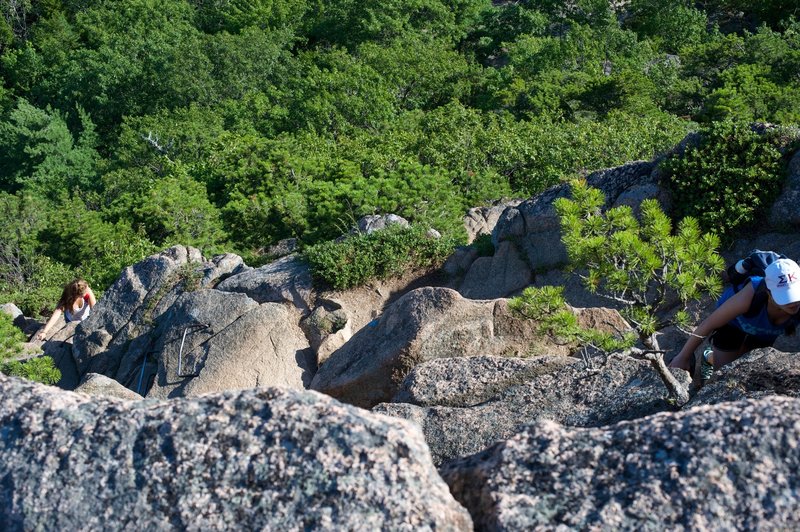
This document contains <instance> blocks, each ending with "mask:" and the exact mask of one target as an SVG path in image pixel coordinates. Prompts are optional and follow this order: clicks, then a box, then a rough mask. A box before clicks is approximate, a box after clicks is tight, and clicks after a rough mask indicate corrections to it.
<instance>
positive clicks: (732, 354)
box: [706, 345, 750, 370]
mask: <svg viewBox="0 0 800 532" xmlns="http://www.w3.org/2000/svg"><path fill="white" fill-rule="evenodd" d="M748 351H750V349H748V348H747V347H746V346H744V345H743V346H741V347H739V349H737V350H736V351H723V350H721V349H718V348H716V347H714V346H712V349H711V353H710V354H709V355H708V356H707V357H706V360H707V361H708V362H709V363H710V364H713V365H714V369H715V370H718V369H719V368H721V367H722V366H724V365H725V364H730V363H731V362H733V361H734V360H736V359H737V358H739V357H741V356H742V355H744V354H745V353H747V352H748Z"/></svg>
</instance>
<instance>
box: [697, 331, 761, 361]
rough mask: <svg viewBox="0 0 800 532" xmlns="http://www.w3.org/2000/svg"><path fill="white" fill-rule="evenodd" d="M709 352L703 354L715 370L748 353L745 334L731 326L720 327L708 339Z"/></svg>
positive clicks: (748, 348)
mask: <svg viewBox="0 0 800 532" xmlns="http://www.w3.org/2000/svg"><path fill="white" fill-rule="evenodd" d="M709 344H710V347H711V352H710V353H708V350H706V353H707V354H706V353H704V356H705V359H706V361H708V363H709V364H712V365H713V366H714V369H715V370H717V369H719V368H721V367H722V366H724V365H725V364H730V363H731V362H733V361H734V360H736V359H737V358H739V357H741V356H742V355H743V354H745V353H747V352H748V351H750V347H749V346H748V345H747V334H745V332H744V331H742V330H741V329H738V328H736V327H734V326H732V325H725V326H723V327H720V328H719V329H717V330H716V331H714V334H712V335H711V338H709Z"/></svg>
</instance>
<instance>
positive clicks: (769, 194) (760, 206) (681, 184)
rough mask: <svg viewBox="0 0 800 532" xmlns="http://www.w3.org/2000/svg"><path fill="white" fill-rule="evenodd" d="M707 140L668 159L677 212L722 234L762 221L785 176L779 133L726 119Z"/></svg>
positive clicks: (704, 137)
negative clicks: (779, 148)
mask: <svg viewBox="0 0 800 532" xmlns="http://www.w3.org/2000/svg"><path fill="white" fill-rule="evenodd" d="M701 138H702V140H701V142H700V144H699V145H698V146H696V147H689V148H687V149H686V152H685V153H684V154H683V156H682V157H681V156H673V157H670V158H669V159H667V160H666V161H665V162H664V163H662V168H663V169H664V171H665V172H666V175H667V183H668V184H669V187H670V188H671V189H672V191H673V193H674V198H675V216H676V218H682V217H684V216H692V217H694V218H696V219H697V221H698V222H699V223H700V226H701V228H702V229H703V230H705V231H714V232H716V233H717V234H718V235H719V236H720V237H721V238H730V237H732V235H733V233H734V232H735V231H736V230H738V229H740V228H743V227H746V226H747V225H748V224H750V223H752V222H754V221H755V220H757V219H758V215H759V214H761V213H763V212H764V210H765V209H766V208H768V207H769V206H770V205H771V203H772V201H773V200H774V199H775V197H776V195H777V194H778V192H779V191H780V188H781V185H782V183H783V180H784V173H783V169H784V167H783V164H782V161H781V153H780V151H779V150H778V148H777V147H776V142H777V141H778V139H779V138H780V135H779V133H777V132H768V133H766V134H763V135H760V134H758V133H756V132H755V131H753V130H752V128H751V127H750V126H749V125H748V124H745V123H742V122H734V121H730V120H726V121H723V122H717V123H713V124H711V126H710V127H708V128H706V129H704V130H703V131H702V137H701Z"/></svg>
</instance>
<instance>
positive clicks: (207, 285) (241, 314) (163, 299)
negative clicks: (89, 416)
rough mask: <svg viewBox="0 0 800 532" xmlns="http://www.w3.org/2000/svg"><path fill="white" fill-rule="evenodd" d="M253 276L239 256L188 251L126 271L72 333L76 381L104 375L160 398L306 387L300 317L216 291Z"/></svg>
mask: <svg viewBox="0 0 800 532" xmlns="http://www.w3.org/2000/svg"><path fill="white" fill-rule="evenodd" d="M253 271H255V270H248V269H247V267H246V266H245V265H244V263H243V262H242V260H241V258H240V257H238V256H237V255H232V254H227V255H218V256H216V257H214V258H213V259H212V260H211V261H205V260H203V258H202V256H201V255H200V253H199V251H197V250H195V249H193V248H184V247H174V248H170V249H168V250H166V251H165V252H163V253H160V254H158V255H153V256H152V257H148V258H147V259H145V260H144V261H142V262H139V263H137V264H135V265H133V266H132V267H130V268H127V269H126V270H125V271H124V272H123V274H122V276H121V277H120V278H119V279H118V280H117V282H116V283H114V285H113V286H112V287H111V288H110V289H109V290H108V291H106V293H105V294H104V295H103V297H102V298H101V299H100V301H99V302H98V304H97V305H96V307H95V311H94V312H93V313H92V315H91V316H90V317H89V319H87V320H86V321H84V322H82V323H81V324H80V325H79V326H78V327H77V329H76V332H75V337H74V339H73V344H74V345H73V349H72V351H73V355H74V357H75V360H76V362H77V363H78V375H79V376H83V375H86V374H87V373H99V374H102V375H105V376H107V377H109V378H112V379H114V380H116V381H118V382H120V383H121V384H123V385H124V386H126V387H127V388H129V389H130V390H132V391H135V392H136V393H139V394H140V395H146V394H151V395H153V396H156V397H167V396H170V397H174V396H176V395H193V394H200V393H208V392H212V391H221V390H225V389H240V388H247V387H253V386H271V385H281V386H290V387H294V388H303V387H304V386H305V385H307V384H308V383H309V382H310V380H311V376H312V374H313V371H314V363H313V361H309V360H307V358H308V356H309V353H308V342H307V340H306V338H305V335H304V334H303V333H302V331H301V330H300V329H299V327H298V326H297V322H298V321H299V315H300V314H299V311H295V310H294V309H293V308H292V307H291V306H289V305H285V304H284V305H279V304H275V303H263V304H259V303H261V302H260V301H256V300H253V299H252V298H250V297H249V296H248V295H247V294H244V293H238V292H237V291H236V290H232V291H223V290H221V289H220V286H221V285H223V284H225V283H227V282H228V281H233V280H235V279H237V278H239V279H240V281H241V276H245V277H246V276H247V275H248V274H250V273H252V272H253ZM244 284H247V283H244ZM237 286H242V285H237ZM151 384H152V385H153V389H152V390H151V391H150V392H148V390H150V387H151Z"/></svg>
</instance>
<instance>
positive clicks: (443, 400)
mask: <svg viewBox="0 0 800 532" xmlns="http://www.w3.org/2000/svg"><path fill="white" fill-rule="evenodd" d="M534 360H535V359H534ZM575 362H576V360H575V359H571V358H566V357H563V358H561V360H559V357H543V358H542V360H540V361H538V362H535V361H531V362H529V363H527V364H526V365H525V366H524V367H525V369H521V370H520V374H519V377H517V378H514V375H513V371H514V370H515V369H517V368H520V366H521V365H522V364H521V363H520V362H519V361H515V360H508V361H502V360H500V361H497V360H494V361H491V362H486V361H483V360H481V361H473V360H467V359H450V360H448V361H447V362H444V361H442V363H441V365H440V366H439V369H438V370H437V371H436V375H437V376H438V378H439V380H436V381H434V379H433V378H430V377H426V376H425V374H426V373H430V369H429V368H422V367H420V368H418V371H419V372H420V374H421V375H420V374H417V375H412V376H410V377H409V379H410V380H411V382H409V381H407V383H406V384H404V385H403V387H402V388H401V390H403V391H405V390H408V393H402V391H401V393H398V395H397V399H398V400H408V399H411V400H412V401H414V402H416V403H418V404H425V406H416V405H412V404H404V403H386V404H381V405H378V406H376V407H375V408H374V409H373V411H375V412H379V413H382V414H388V415H392V416H397V417H402V418H405V419H409V420H411V421H414V422H416V423H418V424H419V425H420V426H421V427H422V428H423V432H424V433H425V439H426V441H427V442H428V445H429V446H430V448H431V453H432V454H433V457H434V461H435V462H436V463H442V462H446V461H448V460H452V459H454V458H457V457H460V456H466V455H469V454H472V453H476V452H478V451H481V450H483V449H485V448H486V447H488V446H490V445H492V444H494V443H495V442H497V441H502V440H504V439H507V438H509V437H511V436H512V435H513V434H515V433H516V432H517V431H519V430H520V429H521V428H522V427H524V426H525V425H527V424H529V423H532V422H534V421H537V420H540V419H550V420H554V421H557V422H559V423H562V424H564V425H568V426H573V427H597V426H602V425H608V424H611V423H616V422H618V421H621V420H627V419H636V418H641V417H644V416H646V415H649V414H653V413H655V412H662V411H669V410H672V409H673V407H672V405H671V404H670V403H669V401H668V394H667V389H666V387H665V386H664V384H663V383H662V381H661V379H660V378H659V377H658V375H657V374H656V372H655V371H654V370H653V368H652V367H651V366H650V364H649V363H648V362H644V361H639V360H634V359H631V358H627V357H617V356H615V357H611V358H610V359H609V360H608V361H607V363H606V364H605V365H604V366H601V367H599V368H595V369H589V368H587V367H586V365H585V364H584V363H583V362H581V363H575ZM446 363H449V364H450V365H451V367H450V368H449V369H448V370H446V371H443V370H442V369H441V368H442V366H443V365H444V364H446ZM480 366H484V367H487V368H488V367H489V366H494V367H495V368H498V369H495V372H496V373H499V374H497V375H496V376H495V377H493V378H487V377H486V376H484V375H482V374H480V373H479V372H478V371H477V369H479V368H480ZM674 371H675V375H676V377H678V378H679V379H681V381H682V383H683V384H684V385H685V386H688V385H689V375H688V373H686V372H684V371H682V370H674ZM504 374H505V375H507V377H505V376H504ZM447 378H450V379H451V380H450V381H447V380H445V379H447ZM420 381H422V382H420ZM520 381H522V382H520ZM425 385H427V389H423V387H424V386H425ZM471 390H474V394H475V397H476V399H481V400H480V401H478V400H476V401H471V400H470V399H469V398H470V396H471V394H472V392H471ZM409 396H410V397H409ZM421 399H422V400H421ZM433 401H437V402H439V403H440V404H439V405H437V404H434V403H433ZM426 403H427V404H426Z"/></svg>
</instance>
